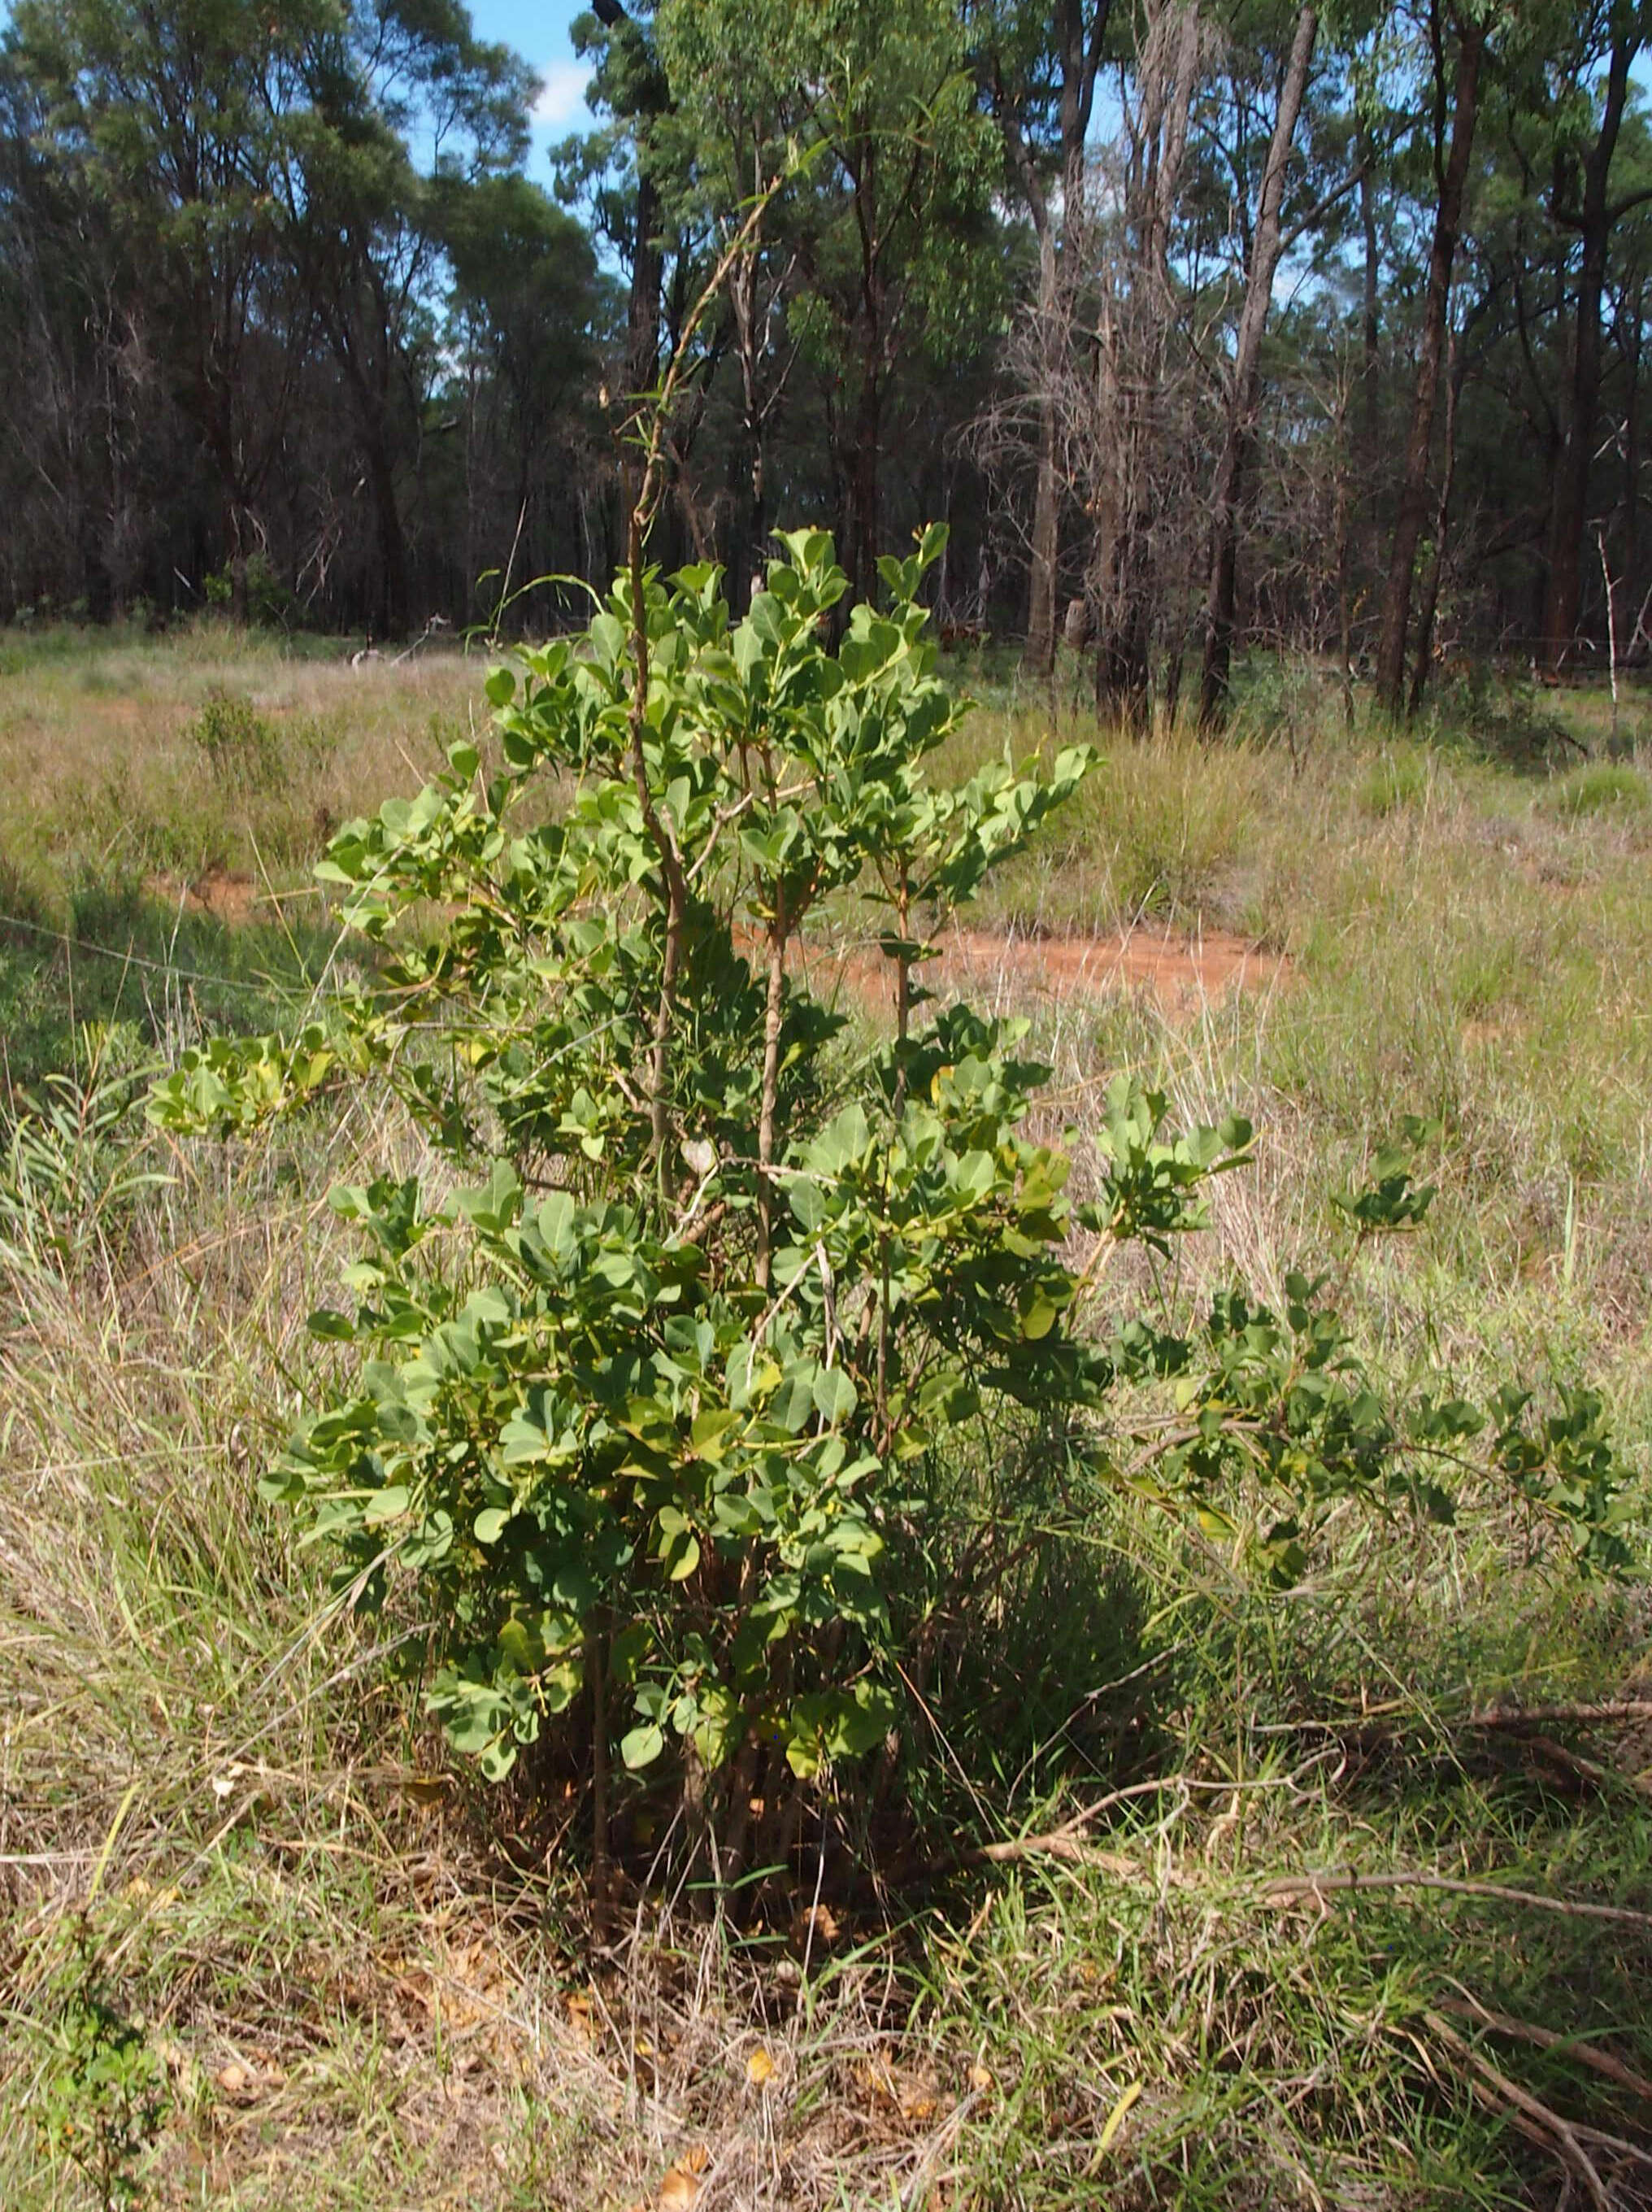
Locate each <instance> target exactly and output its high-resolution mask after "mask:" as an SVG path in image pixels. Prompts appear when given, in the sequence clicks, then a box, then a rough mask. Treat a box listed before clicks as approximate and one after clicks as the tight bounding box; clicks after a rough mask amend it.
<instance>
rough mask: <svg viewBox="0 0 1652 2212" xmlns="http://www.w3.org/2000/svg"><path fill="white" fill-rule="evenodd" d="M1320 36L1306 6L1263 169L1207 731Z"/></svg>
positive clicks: (1217, 513) (1202, 693)
mask: <svg viewBox="0 0 1652 2212" xmlns="http://www.w3.org/2000/svg"><path fill="white" fill-rule="evenodd" d="M1318 34H1319V13H1318V10H1317V9H1315V8H1311V7H1307V8H1303V9H1302V10H1301V12H1300V13H1299V14H1298V15H1297V33H1296V37H1295V38H1294V40H1292V42H1291V59H1290V61H1289V63H1288V64H1287V65H1286V68H1285V82H1284V83H1283V84H1282V85H1281V87H1280V88H1279V107H1278V114H1277V115H1276V116H1275V117H1274V119H1273V136H1272V140H1271V141H1270V143H1269V145H1268V149H1267V165H1266V167H1265V168H1264V170H1263V172H1262V191H1261V198H1260V204H1259V207H1258V210H1257V218H1256V228H1255V231H1254V234H1253V235H1252V238H1251V254H1250V272H1249V276H1248V279H1247V282H1246V285H1245V304H1244V307H1243V310H1242V313H1241V314H1240V317H1239V334H1238V337H1237V339H1236V343H1235V347H1234V360H1233V372H1232V378H1231V380H1230V384H1229V386H1228V405H1227V420H1226V422H1225V423H1224V428H1223V435H1222V451H1221V453H1220V454H1219V455H1218V459H1217V464H1216V478H1215V481H1214V483H1212V487H1211V551H1210V583H1209V588H1208V591H1207V592H1206V601H1205V665H1204V671H1203V674H1202V676H1201V678H1200V687H1199V721H1200V728H1201V729H1206V730H1210V729H1214V728H1215V727H1216V726H1217V725H1218V723H1219V722H1220V721H1221V720H1222V718H1223V715H1224V713H1225V711H1226V708H1227V700H1228V678H1229V674H1230V670H1231V666H1232V661H1233V613H1234V605H1235V600H1236V595H1237V591H1238V580H1239V518H1240V514H1241V512H1242V507H1243V501H1244V482H1245V472H1246V465H1247V464H1248V460H1249V458H1250V446H1251V440H1252V437H1253V435H1254V430H1255V426H1256V409H1257V404H1258V400H1259V398H1260V388H1261V363H1262V335H1263V332H1264V331H1266V327H1267V311H1268V306H1269V303H1270V302H1271V301H1272V297H1273V278H1274V274H1275V272H1276V270H1278V265H1279V254H1280V251H1281V247H1282V245H1283V240H1282V238H1281V235H1280V230H1279V210H1280V208H1281V206H1282V205H1283V204H1284V201H1285V171H1286V169H1287V168H1288V167H1289V166H1290V162H1291V142H1292V140H1293V139H1294V138H1295V137H1296V135H1297V117H1298V116H1299V115H1300V114H1301V112H1302V104H1303V94H1304V93H1305V92H1306V91H1307V89H1308V72H1309V68H1310V67H1311V66H1312V64H1313V59H1314V41H1315V39H1316V37H1317V36H1318Z"/></svg>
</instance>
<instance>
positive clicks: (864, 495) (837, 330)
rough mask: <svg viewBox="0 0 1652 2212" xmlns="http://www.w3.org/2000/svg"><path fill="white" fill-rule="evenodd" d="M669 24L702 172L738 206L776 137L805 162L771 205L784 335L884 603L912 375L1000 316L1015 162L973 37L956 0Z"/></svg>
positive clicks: (847, 5) (780, 4)
mask: <svg viewBox="0 0 1652 2212" xmlns="http://www.w3.org/2000/svg"><path fill="white" fill-rule="evenodd" d="M657 20H658V23H659V33H660V39H661V45H662V49H663V50H664V51H665V52H666V53H667V54H668V56H674V57H675V62H676V66H675V68H674V69H673V71H672V76H671V102H672V107H673V111H674V114H675V116H676V118H677V130H678V134H679V136H678V143H679V144H682V143H685V140H686V143H688V145H689V147H690V148H691V149H694V150H693V159H694V161H695V168H696V172H697V173H698V174H699V175H700V176H701V178H703V179H708V180H709V179H716V178H720V179H722V180H723V182H722V185H721V189H722V191H724V192H725V193H726V195H727V196H728V198H729V200H730V204H738V202H739V201H740V200H742V199H744V197H746V196H747V195H748V194H749V193H750V190H751V181H752V179H753V177H755V174H756V172H755V170H751V171H748V170H747V168H746V162H747V161H749V160H750V159H751V158H752V156H753V155H754V154H756V155H757V157H758V158H759V159H761V158H762V146H763V145H764V144H765V143H767V144H768V145H770V146H773V145H774V144H777V143H781V142H784V143H788V144H789V145H790V146H791V147H792V148H793V152H794V155H795V156H796V160H795V164H794V167H795V173H794V175H793V178H792V179H791V182H790V184H789V185H788V188H787V191H786V192H785V193H784V194H783V195H782V196H781V197H780V199H779V200H778V201H777V203H776V205H775V210H774V220H775V225H776V231H775V234H776V236H783V238H784V240H785V252H786V257H787V261H786V282H785V285H784V287H783V294H782V296H783V297H784V301H785V307H786V326H787V337H788V340H789V341H790V342H793V343H797V344H798V345H799V347H800V349H801V353H802V356H803V357H804V359H805V361H806V362H808V363H809V365H810V367H811V368H812V369H813V370H814V372H815V374H816V375H817V379H818V380H819V389H820V398H821V417H822V427H823V430H824V435H825V440H826V444H827V449H828V453H829V461H830V465H831V471H832V474H833V477H834V478H835V483H836V488H837V492H838V501H839V505H840V507H841V513H842V524H843V526H842V532H841V535H842V538H843V540H844V549H845V566H846V568H847V572H848V574H849V576H850V579H851V586H852V591H853V594H854V595H856V596H862V597H869V596H871V595H872V592H874V591H875V590H876V588H877V566H876V563H877V556H878V548H879V546H880V544H881V542H882V511H883V496H884V478H885V475H886V453H885V444H884V441H885V435H886V429H887V421H888V412H889V406H890V397H891V392H892V390H893V387H894V385H895V382H896V376H897V373H898V372H899V371H900V370H901V369H902V368H903V367H909V366H911V365H912V364H914V363H918V362H932V363H936V364H940V363H945V362H951V361H956V360H957V359H959V358H960V357H963V356H969V355H970V354H972V353H974V352H975V351H976V350H977V349H980V348H981V346H982V344H983V343H984V341H985V340H986V338H987V337H988V336H989V335H990V334H991V333H992V331H993V328H994V325H995V321H996V318H997V314H998V284H999V236H998V230H997V225H996V221H995V217H994V213H993V204H992V202H993V187H994V185H995V184H996V182H997V180H998V178H999V174H1000V164H999V157H998V149H997V144H996V137H995V134H994V132H993V127H992V125H991V124H990V122H989V121H988V120H987V118H985V117H984V116H983V115H982V114H981V112H980V108H979V105H978V102H977V99H976V89H975V81H974V78H973V76H972V74H971V72H970V70H969V66H968V64H969V52H968V49H967V46H966V43H965V40H964V35H963V27H962V25H961V23H960V21H959V19H958V16H957V11H956V10H955V9H953V8H952V7H951V5H950V4H948V0H886V4H883V5H873V4H871V0H822V4H820V5H818V6H815V7H811V8H807V9H799V8H797V7H794V6H791V5H788V4H786V0H692V4H690V0H661V4H660V6H659V9H658V12H657ZM719 57H721V58H725V59H726V61H727V62H728V64H729V65H730V66H731V67H732V68H734V69H736V70H738V85H739V94H738V100H734V101H731V100H730V98H729V96H728V95H729V85H728V83H727V82H726V80H725V79H724V78H723V77H722V76H720V75H719V74H718V70H719V66H720V64H719V62H718V59H717V58H719ZM770 158H772V156H771V157H770ZM767 332H768V337H771V338H774V337H777V336H778V325H777V321H776V319H775V317H774V314H773V313H771V314H770V315H769V317H768V325H767Z"/></svg>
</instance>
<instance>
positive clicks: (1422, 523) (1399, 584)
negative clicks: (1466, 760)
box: [1376, 16, 1485, 720]
mask: <svg viewBox="0 0 1652 2212" xmlns="http://www.w3.org/2000/svg"><path fill="white" fill-rule="evenodd" d="M1435 32H1436V39H1437V38H1438V37H1439V35H1440V32H1439V25H1438V19H1437V17H1436V22H1435ZM1436 58H1437V50H1436ZM1484 58H1485V25H1484V24H1483V23H1480V22H1479V21H1476V20H1475V19H1474V18H1473V16H1465V17H1464V18H1463V19H1462V20H1461V21H1459V22H1458V25H1457V81H1456V94H1455V101H1454V112H1453V116H1452V123H1451V151H1450V154H1449V156H1448V158H1447V160H1446V162H1445V166H1444V168H1443V170H1442V172H1441V173H1440V195H1439V202H1438V204H1437V206H1436V210H1435V216H1434V242H1433V245H1432V247H1431V249H1430V253H1429V267H1428V295H1427V304H1426V307H1425V309H1424V319H1423V337H1422V349H1421V354H1420V356H1419V358H1418V364H1417V390H1416V394H1415V397H1414V398H1413V399H1412V410H1411V430H1410V434H1409V435H1408V436H1407V438H1406V470H1405V476H1404V477H1403V479H1402V481H1401V483H1400V507H1399V513H1398V514H1397V515H1396V517H1395V520H1394V545H1393V549H1392V550H1391V552H1390V554H1389V556H1388V581H1387V583H1386V585H1385V586H1384V587H1383V592H1382V638H1381V641H1380V643H1379V645H1378V647H1377V656H1376V690H1377V696H1378V698H1379V699H1380V700H1381V702H1382V705H1383V707H1384V708H1386V709H1387V711H1388V714H1391V715H1392V716H1394V719H1395V720H1398V719H1399V717H1400V711H1401V709H1402V708H1403V707H1404V704H1405V690H1406V634H1407V631H1408V629H1409V628H1410V623H1411V593H1412V568H1413V567H1414V565H1415V562H1416V559H1417V548H1418V544H1419V543H1420V542H1421V539H1422V535H1423V532H1424V529H1425V528H1426V526H1427V524H1428V505H1429V501H1428V478H1429V452H1430V446H1431V444H1432V441H1433V437H1434V410H1435V403H1436V399H1437V398H1438V395H1439V388H1440V364H1441V362H1442V359H1443V357H1444V354H1445V340H1446V317H1447V313H1448V310H1449V307H1450V301H1451V271H1452V264H1453V263H1454V262H1455V259H1456V254H1457V233H1458V228H1459V225H1460V224H1461V220H1462V204H1463V191H1464V188H1465V186H1466V185H1467V181H1468V162H1469V156H1470V155H1471V153H1472V151H1473V144H1474V125H1475V120H1476V116H1477V112H1478V109H1479V86H1480V64H1481V62H1482V61H1483V60H1484ZM1437 152H1438V140H1437V138H1436V155H1437Z"/></svg>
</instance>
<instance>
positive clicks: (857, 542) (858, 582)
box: [843, 363, 884, 611]
mask: <svg viewBox="0 0 1652 2212" xmlns="http://www.w3.org/2000/svg"><path fill="white" fill-rule="evenodd" d="M883 447H884V390H883V382H882V379H881V377H880V376H879V374H878V371H877V369H876V368H873V367H872V365H871V364H870V363H868V365H867V367H866V368H865V374H864V380H863V381H862V384H861V386H860V397H859V401H858V402H857V404H856V406H855V414H854V444H853V450H852V452H851V453H850V455H849V481H848V493H849V533H848V537H849V544H848V556H849V557H848V560H847V563H846V566H847V570H848V576H849V589H848V592H847V595H846V597H845V599H844V602H843V605H844V607H845V609H846V611H847V608H849V607H852V606H853V605H856V604H857V602H859V600H862V599H872V598H873V597H874V595H875V594H876V592H877V589H878V550H879V532H880V530H881V528H882V525H883V507H882V493H883V469H882V466H881V464H882V461H883Z"/></svg>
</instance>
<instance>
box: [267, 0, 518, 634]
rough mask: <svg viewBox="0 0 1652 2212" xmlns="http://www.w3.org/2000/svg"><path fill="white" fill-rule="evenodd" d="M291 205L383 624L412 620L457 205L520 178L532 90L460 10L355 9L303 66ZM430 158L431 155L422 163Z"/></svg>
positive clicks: (378, 3) (294, 238)
mask: <svg viewBox="0 0 1652 2212" xmlns="http://www.w3.org/2000/svg"><path fill="white" fill-rule="evenodd" d="M301 69H302V80H301V82H302V92H303V95H304V97H303V104H302V106H301V107H299V108H298V109H297V110H296V112H295V114H294V116H293V118H292V124H291V128H290V131H289V133H288V146H289V148H290V157H289V159H288V161H287V162H286V163H285V164H284V166H283V167H282V172H281V178H280V185H279V189H280V191H281V193H282V203H283V206H284V210H285V216H286V235H287V239H288V245H289V250H290V252H291V255H292V259H293V263H294V265H295V269H296V270H298V271H299V272H300V274H301V278H302V280H303V283H304V286H305V291H306V295H307V297H308V299H309V300H310V301H312V302H313V309H314V313H315V315H316V317H317V320H318V323H319V327H320V329H321V331H323V333H324V334H325V339H326V343H327V345H328V348H329V349H330V351H331V355H332V356H333V359H334V360H335V361H336V362H337V366H338V369H339V372H340V374H341V375H342V377H343V383H344V387H345V390H346V392H347V393H348V394H349V399H350V403H351V407H352V411H353V414H354V416H355V430H356V435H357V438H358V440H359V442H360V447H361V460H362V465H363V469H364V472H365V476H366V480H367V487H368V490H369V494H370V496H371V499H372V503H373V512H374V520H375V525H376V530H377V539H378V550H379V559H380V577H379V585H380V624H381V626H382V627H383V628H384V629H386V630H389V631H395V630H398V629H400V628H402V626H403V625H404V623H405V621H406V619H407V615H408V574H407V545H406V533H405V530H404V521H403V516H402V512H401V504H400V495H399V492H398V483H397V469H398V460H399V459H401V457H402V453H403V452H404V449H405V448H406V447H408V446H410V444H411V442H412V439H413V436H414V435H415V433H416V428H417V418H418V403H419V399H420V398H421V396H422V375H421V368H422V366H423V367H424V368H425V369H426V371H427V373H428V365H429V364H430V363H431V362H432V361H433V358H434V337H435V323H434V313H433V311H432V295H433V293H434V290H435V289H436V286H437V283H438V280H439V274H440V267H439V264H440V248H441V232H442V223H443V219H444V216H446V220H447V221H448V222H450V223H451V222H452V208H453V201H454V197H455V195H456V193H458V192H459V191H462V190H463V189H464V188H465V186H467V185H474V184H476V183H477V182H478V181H481V180H483V179H488V178H489V177H494V176H497V175H499V174H500V173H505V172H508V171H510V170H511V169H513V168H514V167H517V166H518V165H519V162H520V160H521V156H522V154H523V151H524V149H525V145H526V140H527V106H528V100H529V96H530V94H531V88H532V82H533V80H532V78H531V75H530V73H529V72H528V70H526V69H525V66H524V65H523V64H522V63H521V62H520V61H519V59H518V58H517V57H516V56H515V55H513V53H511V52H510V51H509V50H508V49H507V48H506V47H504V46H496V45H491V44H489V43H488V42H486V41H483V40H478V39H477V36H476V34H475V32H474V30H473V28H472V26H471V17H470V13H469V10H468V9H465V7H464V6H462V5H460V4H459V0H351V4H349V6H348V7H333V8H330V9H325V10H323V11H320V12H319V16H318V20H317V21H315V22H314V23H313V26H312V27H311V31H310V35H309V36H308V37H307V39H306V40H305V42H304V45H303V47H302V51H301ZM416 143H417V144H419V145H421V146H422V149H424V151H425V154H426V159H425V161H423V162H421V161H418V160H417V159H416V157H415V153H414V147H415V144H416Z"/></svg>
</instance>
